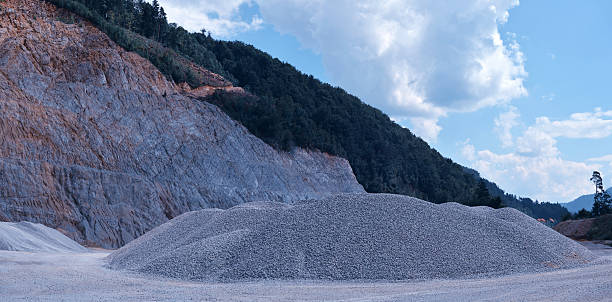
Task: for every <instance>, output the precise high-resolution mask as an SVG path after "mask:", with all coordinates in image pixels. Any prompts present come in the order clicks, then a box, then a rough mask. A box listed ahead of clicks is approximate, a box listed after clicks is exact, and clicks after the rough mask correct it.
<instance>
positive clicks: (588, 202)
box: [561, 187, 612, 213]
mask: <svg viewBox="0 0 612 302" xmlns="http://www.w3.org/2000/svg"><path fill="white" fill-rule="evenodd" d="M606 191H607V192H608V193H610V194H612V187H611V188H608V189H607V190H606ZM594 197H595V194H588V195H582V196H580V197H578V198H576V199H574V200H573V201H570V202H567V203H562V204H561V205H562V206H564V207H566V208H567V210H568V211H570V212H571V213H578V211H580V210H582V209H587V210H589V211H590V210H591V208H592V207H593V198H594Z"/></svg>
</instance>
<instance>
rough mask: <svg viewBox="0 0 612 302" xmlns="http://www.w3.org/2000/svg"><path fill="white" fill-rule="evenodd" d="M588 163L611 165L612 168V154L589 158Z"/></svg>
mask: <svg viewBox="0 0 612 302" xmlns="http://www.w3.org/2000/svg"><path fill="white" fill-rule="evenodd" d="M587 161H589V162H600V163H602V162H603V163H608V165H610V167H611V168H612V154H608V155H604V156H600V157H593V158H589V159H587Z"/></svg>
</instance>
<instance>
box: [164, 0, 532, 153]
mask: <svg viewBox="0 0 612 302" xmlns="http://www.w3.org/2000/svg"><path fill="white" fill-rule="evenodd" d="M161 3H162V5H163V6H164V7H166V8H167V13H168V15H169V16H170V17H171V18H170V19H171V20H172V21H175V22H177V23H179V24H181V25H183V26H184V27H186V28H187V29H189V30H192V31H198V30H200V29H201V28H202V27H204V28H206V29H207V30H209V31H211V32H212V33H213V34H214V35H215V36H220V37H229V36H231V35H233V34H235V33H238V32H241V31H245V30H251V29H254V28H258V27H259V25H261V23H262V22H266V23H269V24H272V25H273V26H274V27H275V29H277V30H278V31H280V32H281V33H288V34H292V35H294V36H295V37H297V39H298V40H299V41H300V42H301V44H302V45H303V46H304V47H306V48H309V49H312V50H313V51H315V52H317V53H319V54H320V55H321V57H322V59H323V64H324V66H325V68H326V71H327V72H328V73H329V75H330V77H331V79H332V81H333V82H334V84H337V85H339V86H341V87H343V88H345V89H347V90H348V91H349V92H351V93H354V94H356V95H357V96H359V97H360V98H361V99H362V100H363V101H365V102H367V103H369V104H371V105H374V106H375V107H378V108H380V109H382V110H383V111H384V112H386V113H387V114H389V115H390V116H392V117H393V118H394V119H396V120H398V121H401V122H404V123H406V126H409V127H410V128H412V129H413V130H414V131H415V132H416V133H417V134H419V135H421V136H423V137H424V138H426V139H429V140H430V141H431V140H433V139H435V137H437V135H438V133H439V132H440V130H441V128H440V126H439V125H438V120H439V119H440V118H441V117H444V116H446V115H447V113H449V112H466V111H474V110H477V109H479V108H482V107H485V106H493V105H496V104H500V103H505V102H508V101H509V100H511V99H513V98H517V97H520V96H524V95H526V94H527V92H526V90H525V88H524V86H523V80H524V78H525V77H526V75H527V73H526V72H525V68H524V62H523V61H524V59H523V54H522V53H521V51H520V49H519V45H518V44H517V43H516V42H512V41H510V42H504V41H503V40H502V38H501V35H500V33H499V30H498V26H499V25H500V24H503V23H505V22H506V21H507V19H508V16H509V13H508V10H509V9H510V8H512V7H514V6H516V5H518V3H519V2H518V0H485V1H483V0H458V1H447V2H445V3H444V4H443V5H442V4H440V3H439V2H437V1H427V0H401V1H400V0H334V1H328V0H223V1H221V0H185V1H183V0H180V1H179V0H161ZM253 4H257V5H258V6H259V10H260V12H261V14H262V16H263V20H262V19H261V18H260V17H258V16H255V17H253V18H252V19H251V20H243V19H242V17H241V16H240V8H241V7H243V6H244V5H253Z"/></svg>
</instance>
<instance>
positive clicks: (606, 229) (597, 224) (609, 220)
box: [587, 214, 612, 240]
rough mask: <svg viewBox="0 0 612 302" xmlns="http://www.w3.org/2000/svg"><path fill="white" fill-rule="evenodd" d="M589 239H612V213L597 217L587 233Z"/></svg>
mask: <svg viewBox="0 0 612 302" xmlns="http://www.w3.org/2000/svg"><path fill="white" fill-rule="evenodd" d="M587 238H589V240H612V214H608V215H602V216H599V217H597V218H595V221H593V226H592V227H591V229H590V230H589V232H588V233H587Z"/></svg>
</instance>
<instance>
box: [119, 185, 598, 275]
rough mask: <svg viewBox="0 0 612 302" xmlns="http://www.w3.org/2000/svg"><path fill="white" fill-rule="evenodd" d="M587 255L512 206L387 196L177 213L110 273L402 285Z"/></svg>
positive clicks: (564, 263) (123, 254)
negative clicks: (401, 282)
mask: <svg viewBox="0 0 612 302" xmlns="http://www.w3.org/2000/svg"><path fill="white" fill-rule="evenodd" d="M594 259H595V256H594V255H593V254H591V253H590V252H589V251H588V250H587V249H586V248H584V247H583V246H581V245H580V244H578V243H575V242H574V241H572V240H570V239H567V238H565V237H564V236H562V235H560V234H558V233H557V232H555V231H554V230H552V229H550V228H548V227H546V226H544V225H542V224H540V223H538V222H537V221H535V220H534V219H532V218H530V217H528V216H526V215H524V214H522V213H520V212H519V211H517V210H514V209H500V210H494V209H491V208H486V207H478V208H468V207H465V206H463V205H459V204H456V203H448V204H443V205H435V204H432V203H429V202H425V201H422V200H419V199H416V198H411V197H406V196H400V195H388V194H349V195H338V196H334V197H331V198H328V199H324V200H321V201H309V202H301V203H297V204H293V205H287V204H280V203H250V204H244V205H240V206H236V207H233V208H231V209H228V210H219V209H209V210H201V211H196V212H189V213H186V214H183V215H181V216H179V217H177V218H175V219H173V220H171V221H169V222H168V223H166V224H164V225H161V226H160V227H158V228H156V229H154V230H152V231H150V232H149V233H147V234H145V235H144V236H142V237H140V238H138V239H136V240H134V241H132V242H131V243H129V244H128V245H126V246H124V247H123V248H121V249H119V250H117V251H116V252H114V253H112V254H111V255H110V256H109V257H108V260H109V266H110V267H111V268H114V269H127V270H132V271H138V272H143V273H147V274H154V275H161V276H165V277H173V278H180V279H190V280H228V281H229V280H248V279H332V280H351V279H369V280H381V279H386V280H402V279H422V278H455V277H467V276H484V275H500V274H508V273H515V272H535V271H546V270H552V269H556V268H567V267H574V266H579V265H584V264H586V263H588V262H590V261H591V260H594Z"/></svg>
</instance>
